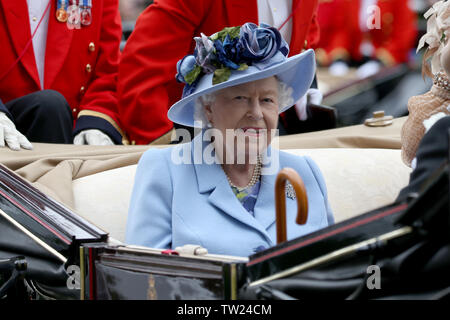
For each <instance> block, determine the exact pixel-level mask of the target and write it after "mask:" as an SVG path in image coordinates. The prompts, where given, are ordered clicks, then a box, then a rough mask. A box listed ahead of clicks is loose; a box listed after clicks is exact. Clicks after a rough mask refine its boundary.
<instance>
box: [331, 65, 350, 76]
mask: <svg viewBox="0 0 450 320" xmlns="http://www.w3.org/2000/svg"><path fill="white" fill-rule="evenodd" d="M348 70H349V67H348V64H346V63H345V62H343V61H336V62H333V63H332V64H331V66H330V67H329V68H328V72H329V73H330V74H331V75H332V76H335V77H342V76H345V75H346V74H347V73H348Z"/></svg>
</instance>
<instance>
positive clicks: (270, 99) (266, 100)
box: [263, 98, 274, 103]
mask: <svg viewBox="0 0 450 320" xmlns="http://www.w3.org/2000/svg"><path fill="white" fill-rule="evenodd" d="M263 101H264V102H266V103H274V100H273V99H272V98H264V99H263Z"/></svg>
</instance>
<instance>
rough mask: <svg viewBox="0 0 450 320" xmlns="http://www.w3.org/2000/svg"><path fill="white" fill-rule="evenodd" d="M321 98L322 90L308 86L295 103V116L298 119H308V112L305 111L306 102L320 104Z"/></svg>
mask: <svg viewBox="0 0 450 320" xmlns="http://www.w3.org/2000/svg"><path fill="white" fill-rule="evenodd" d="M322 99H323V95H322V92H320V90H319V89H314V88H310V89H308V91H306V94H305V95H304V96H303V97H301V98H300V99H299V100H298V101H297V102H296V103H295V111H297V116H298V118H299V119H300V120H302V121H305V120H306V119H308V114H307V113H306V106H307V105H308V104H317V105H319V104H321V103H322Z"/></svg>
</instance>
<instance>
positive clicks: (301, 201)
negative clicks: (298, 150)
mask: <svg viewBox="0 0 450 320" xmlns="http://www.w3.org/2000/svg"><path fill="white" fill-rule="evenodd" d="M286 181H289V182H290V183H291V185H292V187H293V188H294V191H295V195H296V199H297V218H296V220H295V221H296V222H297V224H305V223H306V220H307V219H308V196H307V195H306V188H305V184H304V183H303V180H302V178H301V177H300V176H299V174H298V173H297V172H296V171H295V170H294V169H292V168H283V169H281V170H280V172H279V173H278V175H277V179H276V181H275V208H276V224H277V243H282V242H285V241H286V239H287V236H286V235H287V232H286V231H287V230H286Z"/></svg>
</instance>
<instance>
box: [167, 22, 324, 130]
mask: <svg viewBox="0 0 450 320" xmlns="http://www.w3.org/2000/svg"><path fill="white" fill-rule="evenodd" d="M194 40H195V42H196V47H195V50H194V53H193V54H190V55H187V56H185V57H184V58H183V59H181V60H180V61H178V63H177V75H176V79H177V80H178V81H179V82H182V83H185V86H184V89H183V96H182V98H181V100H179V101H178V102H176V103H175V104H174V105H172V107H171V108H170V109H169V112H168V117H169V119H170V120H172V121H173V122H176V123H179V124H182V125H185V126H190V127H194V125H195V123H194V112H195V101H196V99H197V98H199V97H201V96H203V95H205V94H210V93H213V92H215V91H218V90H221V89H224V88H227V87H232V86H236V85H240V84H243V83H247V82H251V81H255V80H260V79H265V78H269V77H271V76H276V77H277V78H278V79H279V80H280V81H281V82H283V83H284V84H285V85H287V86H288V87H290V88H291V89H292V91H291V93H292V99H285V100H286V101H285V104H286V105H280V106H279V112H283V111H285V110H286V109H288V108H289V107H291V106H292V105H293V102H294V101H297V100H298V99H300V98H301V97H302V96H303V95H304V94H305V93H306V91H307V90H308V88H309V87H310V85H311V83H312V81H313V78H314V73H315V58H314V51H313V50H307V51H304V52H303V53H300V54H298V55H295V56H292V57H288V53H289V47H288V45H287V43H286V41H285V40H284V39H283V37H282V36H281V34H280V32H279V31H278V30H277V29H276V28H273V27H270V26H268V25H266V24H261V25H260V26H257V25H255V24H253V23H245V24H244V25H242V26H237V27H228V28H225V29H223V30H221V31H219V32H217V33H215V34H213V35H211V36H209V37H208V36H205V35H204V34H201V37H195V38H194ZM291 89H289V90H291ZM289 100H291V101H289Z"/></svg>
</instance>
